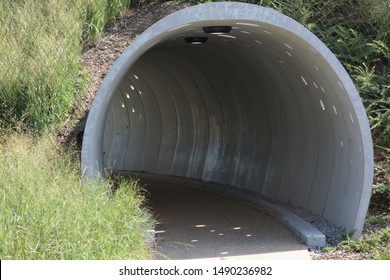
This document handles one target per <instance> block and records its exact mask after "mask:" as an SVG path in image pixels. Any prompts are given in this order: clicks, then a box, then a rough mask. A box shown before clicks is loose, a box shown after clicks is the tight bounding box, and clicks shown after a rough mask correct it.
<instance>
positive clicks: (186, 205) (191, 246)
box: [142, 180, 310, 260]
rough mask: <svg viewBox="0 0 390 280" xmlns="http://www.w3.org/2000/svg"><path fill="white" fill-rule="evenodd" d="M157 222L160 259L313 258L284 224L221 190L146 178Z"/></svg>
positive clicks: (157, 253) (150, 203)
mask: <svg viewBox="0 0 390 280" xmlns="http://www.w3.org/2000/svg"><path fill="white" fill-rule="evenodd" d="M142 185H143V186H144V188H145V190H147V192H149V197H148V201H149V207H150V209H151V210H152V211H153V212H154V215H155V219H156V220H157V225H156V240H157V245H156V253H155V259H174V260H180V259H199V258H202V259H205V258H206V259H207V258H213V259H301V260H302V259H304V260H305V259H307V260H309V259H310V255H309V253H308V251H307V248H306V246H305V245H303V244H302V243H301V242H299V241H298V240H297V239H296V238H295V237H294V236H293V234H292V233H291V232H290V231H289V230H288V229H286V228H285V227H284V226H283V225H282V224H281V223H280V222H278V221H277V220H275V219H273V218H272V217H270V216H268V215H266V214H264V213H262V212H260V211H258V210H256V209H254V208H252V207H250V206H249V205H247V204H244V203H241V202H239V201H236V200H232V199H229V198H226V197H223V196H219V195H217V194H214V193H211V192H207V191H203V190H199V189H194V188H191V187H186V186H181V185H179V184H173V183H162V182H157V181H151V180H147V181H146V180H144V181H142Z"/></svg>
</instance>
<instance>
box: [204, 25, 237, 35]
mask: <svg viewBox="0 0 390 280" xmlns="http://www.w3.org/2000/svg"><path fill="white" fill-rule="evenodd" d="M231 30H232V27H231V26H205V27H203V31H204V33H208V34H225V33H229V32H230V31H231Z"/></svg>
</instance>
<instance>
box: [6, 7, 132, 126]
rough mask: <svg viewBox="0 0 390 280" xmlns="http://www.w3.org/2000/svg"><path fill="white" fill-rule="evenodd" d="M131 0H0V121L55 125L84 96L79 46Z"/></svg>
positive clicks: (91, 40)
mask: <svg viewBox="0 0 390 280" xmlns="http://www.w3.org/2000/svg"><path fill="white" fill-rule="evenodd" d="M129 5H130V0H70V1H68V0H30V1H24V0H19V1H15V0H2V1H0V26H1V28H0V50H1V52H0V112H1V115H0V127H7V126H8V127H9V126H13V125H14V124H15V123H18V122H20V121H22V122H23V123H24V124H26V125H27V126H28V127H29V129H32V130H34V131H36V132H45V131H50V130H53V129H54V128H55V127H56V126H57V125H59V124H60V123H61V121H62V120H63V119H64V118H65V117H66V116H67V114H68V111H69V109H70V108H71V106H72V105H73V104H74V103H75V100H76V99H77V98H82V93H83V86H82V85H83V84H85V77H84V75H83V73H82V66H81V52H82V50H83V49H85V48H86V47H88V46H89V45H91V44H93V43H94V42H95V41H96V40H97V39H98V37H99V36H100V34H101V33H102V31H103V28H104V26H105V24H106V22H107V21H108V20H113V19H115V18H116V17H117V16H118V15H120V14H121V12H123V11H124V10H125V9H126V8H127V7H128V6H129Z"/></svg>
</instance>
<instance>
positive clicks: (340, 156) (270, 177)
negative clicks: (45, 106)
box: [82, 2, 373, 237]
mask: <svg viewBox="0 0 390 280" xmlns="http://www.w3.org/2000/svg"><path fill="white" fill-rule="evenodd" d="M221 26H222V27H228V28H230V27H231V30H230V31H229V30H222V32H218V30H217V29H216V27H221ZM204 27H211V33H210V30H207V29H206V30H204ZM213 27H214V29H213ZM219 31H220V30H219ZM205 38H206V39H205ZM200 41H205V42H200ZM82 167H83V170H84V178H85V179H91V178H96V177H99V176H102V174H103V173H104V172H103V170H104V169H110V170H113V171H114V172H119V173H121V172H123V173H126V172H135V173H143V174H153V175H154V176H157V177H158V176H172V177H176V178H189V179H195V180H201V181H203V182H212V183H217V184H220V185H228V186H232V187H234V188H236V189H237V190H240V191H243V192H246V193H248V192H249V193H252V194H254V195H261V196H264V197H268V198H270V199H272V200H275V201H278V202H281V203H286V204H289V205H291V206H294V207H301V208H304V209H306V210H308V211H310V212H311V213H313V214H316V215H320V216H322V217H324V218H325V219H327V220H328V221H330V222H331V223H333V224H335V225H336V226H339V227H342V228H345V230H346V231H347V232H350V231H354V232H355V237H357V236H359V235H360V234H361V231H362V228H363V224H364V219H365V216H366V212H367V208H368V204H369V199H370V195H371V186H372V178H373V148H372V140H371V134H370V128H369V124H368V120H367V116H366V114H365V109H364V107H363V105H362V102H361V99H360V97H359V94H358V92H357V90H356V88H355V86H354V84H353V82H352V81H351V79H350V77H349V76H348V74H347V72H346V71H345V69H344V68H343V67H342V65H341V64H340V62H339V61H338V60H337V58H336V57H335V56H334V54H332V53H331V51H330V50H329V49H328V48H327V47H326V46H325V45H324V44H323V43H322V42H321V41H320V40H319V39H318V38H317V37H316V36H315V35H313V34H312V33H311V32H309V31H308V30H307V29H305V28H304V27H303V26H302V25H300V24H298V23H297V22H295V21H294V20H292V19H291V18H289V17H287V16H284V15H282V14H280V13H278V12H276V11H274V10H271V9H268V8H264V7H260V6H256V5H251V4H244V3H234V2H221V3H208V4H202V5H197V6H193V7H189V8H186V9H183V10H180V11H178V12H175V13H173V14H171V15H169V16H167V17H165V18H163V19H162V20H160V21H158V22H157V23H155V24H154V25H153V26H151V27H150V28H148V29H147V30H146V31H145V32H143V33H142V34H141V35H139V36H138V37H137V38H136V39H135V40H134V41H133V42H132V43H131V45H130V46H129V47H128V48H127V49H126V50H125V51H124V52H123V54H122V55H121V56H120V57H119V58H118V60H117V61H116V62H115V64H114V65H113V66H112V68H111V70H110V71H109V73H108V74H107V76H106V77H105V79H104V81H103V83H102V85H101V87H100V89H99V91H98V93H97V95H96V97H95V100H94V102H93V105H92V107H91V110H90V112H89V115H88V119H87V123H86V127H85V131H84V139H83V147H82Z"/></svg>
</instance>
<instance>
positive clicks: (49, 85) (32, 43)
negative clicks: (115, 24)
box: [0, 0, 152, 260]
mask: <svg viewBox="0 0 390 280" xmlns="http://www.w3.org/2000/svg"><path fill="white" fill-rule="evenodd" d="M128 5H129V0H87V1H83V0H71V1H67V0H44V1H41V0H35V1H23V0H20V1H13V0H2V1H1V2H0V26H1V28H0V49H1V52H0V112H1V113H0V259H3V260H4V259H147V258H150V257H151V256H150V254H151V252H150V250H149V247H148V246H147V244H146V243H147V240H146V239H145V235H146V233H147V230H148V229H150V228H151V226H152V225H151V221H150V220H149V219H148V217H149V215H148V214H147V212H146V211H145V210H143V209H142V207H141V204H142V201H143V197H142V195H141V192H140V191H139V188H138V186H137V184H136V183H135V182H123V183H121V185H120V188H119V189H118V191H117V192H115V194H112V193H111V192H110V189H111V183H110V182H105V183H92V182H90V183H88V184H86V185H83V184H82V182H81V170H80V166H79V159H78V158H77V156H76V154H75V153H74V152H73V151H71V150H67V151H65V150H63V149H61V148H60V147H58V145H57V144H56V143H55V141H54V137H53V134H54V131H55V130H56V128H58V127H60V125H61V121H62V120H63V119H64V118H65V117H66V115H67V113H68V111H69V108H70V107H71V106H72V105H73V104H74V103H75V102H76V101H77V99H79V98H80V97H81V96H82V92H83V86H84V84H85V81H86V77H85V76H84V75H83V72H82V67H81V62H80V57H81V53H82V50H83V48H85V47H86V46H87V45H88V44H91V43H92V42H93V41H94V40H96V38H98V36H99V35H100V33H101V32H102V30H103V27H104V25H105V23H106V21H107V20H110V19H112V18H114V17H115V16H116V15H118V14H119V13H120V12H121V11H123V9H125V8H126V7H128ZM20 127H23V129H20ZM18 128H19V129H18Z"/></svg>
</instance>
